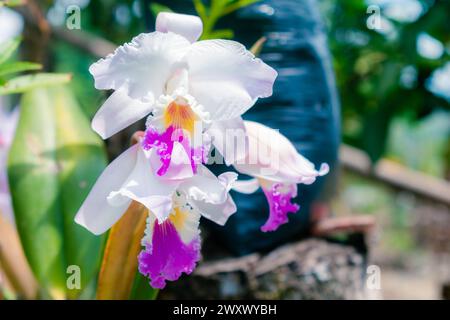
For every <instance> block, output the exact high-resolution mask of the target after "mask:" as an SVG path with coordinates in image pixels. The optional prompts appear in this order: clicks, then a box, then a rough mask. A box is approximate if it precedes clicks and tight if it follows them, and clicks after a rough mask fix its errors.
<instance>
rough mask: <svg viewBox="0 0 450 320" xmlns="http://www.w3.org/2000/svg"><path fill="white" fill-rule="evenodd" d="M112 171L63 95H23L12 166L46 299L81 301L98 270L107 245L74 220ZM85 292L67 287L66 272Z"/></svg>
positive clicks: (20, 223)
mask: <svg viewBox="0 0 450 320" xmlns="http://www.w3.org/2000/svg"><path fill="white" fill-rule="evenodd" d="M105 166H106V154H105V150H104V148H103V142H102V140H101V139H100V138H99V137H98V136H97V135H96V134H95V133H94V132H93V131H92V130H91V128H90V125H89V121H88V119H87V118H86V117H85V115H84V114H83V112H82V111H81V109H80V107H79V106H78V104H77V102H76V100H75V99H74V97H73V96H72V94H71V93H70V91H68V90H67V89H66V88H64V87H52V88H39V89H34V90H31V91H28V92H27V93H25V94H24V95H23V97H22V100H21V110H20V119H19V123H18V127H17V131H16V135H15V138H14V141H13V144H12V146H11V151H10V153H9V159H8V176H9V183H10V191H11V196H12V200H13V206H14V213H15V217H16V224H17V229H18V231H19V235H20V238H21V242H22V246H23V248H24V251H25V254H26V256H27V259H28V262H29V264H30V267H31V269H32V270H33V273H34V275H35V276H36V279H37V281H38V283H39V285H40V290H41V292H40V294H41V297H44V298H49V297H50V298H58V299H62V298H76V297H78V296H79V295H80V293H81V291H82V290H83V289H85V288H86V287H88V284H90V283H91V281H92V280H93V279H94V276H95V275H96V274H97V272H98V269H99V262H100V258H101V252H102V242H103V237H98V236H95V235H93V234H91V233H90V232H89V231H87V230H86V229H84V228H83V227H81V226H80V225H78V224H76V223H74V220H73V219H74V216H75V214H76V212H77V211H78V209H79V207H80V206H81V203H82V202H83V201H84V199H85V197H86V196H87V194H88V192H89V190H90V189H91V187H92V185H93V184H94V182H95V180H96V179H97V177H98V176H99V175H100V173H101V172H102V170H103V168H104V167H105ZM72 265H74V266H77V267H79V268H80V271H81V274H80V276H81V279H80V288H71V287H69V286H68V285H67V284H66V280H67V279H68V269H67V268H68V267H69V266H72Z"/></svg>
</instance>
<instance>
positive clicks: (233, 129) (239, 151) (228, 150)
mask: <svg viewBox="0 0 450 320" xmlns="http://www.w3.org/2000/svg"><path fill="white" fill-rule="evenodd" d="M208 134H209V135H210V136H211V137H212V139H214V140H213V144H214V147H215V148H216V149H217V151H219V152H220V154H221V155H222V156H223V158H224V160H225V164H226V165H227V166H229V165H231V164H233V163H237V162H240V161H243V160H244V159H245V157H246V155H247V150H248V147H247V145H248V138H247V133H246V130H245V125H244V121H243V120H242V118H241V117H237V118H234V119H230V120H222V121H214V122H213V123H212V124H211V127H210V128H209V129H208Z"/></svg>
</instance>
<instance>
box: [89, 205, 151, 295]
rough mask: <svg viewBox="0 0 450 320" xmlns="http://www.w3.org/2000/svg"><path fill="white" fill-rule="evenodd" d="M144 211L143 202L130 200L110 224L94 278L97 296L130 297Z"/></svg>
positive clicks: (143, 228)
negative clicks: (100, 260) (98, 272)
mask: <svg viewBox="0 0 450 320" xmlns="http://www.w3.org/2000/svg"><path fill="white" fill-rule="evenodd" d="M147 215H148V211H147V209H146V208H145V207H144V206H142V205H141V204H139V203H137V202H132V204H131V205H130V207H129V208H128V210H127V212H126V213H125V214H124V215H123V216H122V218H121V219H120V220H119V221H118V222H117V223H116V224H115V225H114V226H113V227H112V228H111V231H110V232H109V236H108V241H107V243H106V247H105V252H104V255H103V261H102V267H101V270H100V274H99V279H98V287H97V299H98V300H127V299H129V298H130V295H131V293H132V289H133V283H134V280H135V278H136V273H137V268H138V259H137V257H138V255H139V252H140V251H141V239H142V237H143V236H144V230H145V221H146V219H147ZM148 286H150V285H148Z"/></svg>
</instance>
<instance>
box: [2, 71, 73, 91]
mask: <svg viewBox="0 0 450 320" xmlns="http://www.w3.org/2000/svg"><path fill="white" fill-rule="evenodd" d="M71 78H72V75H70V74H66V73H38V74H32V75H25V76H19V77H16V78H14V79H11V80H9V81H7V82H6V83H5V84H4V85H2V86H0V96H2V95H6V94H12V93H22V92H25V91H28V90H31V89H34V88H37V87H47V86H53V85H57V84H62V83H66V82H69V81H70V79H71Z"/></svg>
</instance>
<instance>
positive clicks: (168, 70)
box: [89, 32, 190, 103]
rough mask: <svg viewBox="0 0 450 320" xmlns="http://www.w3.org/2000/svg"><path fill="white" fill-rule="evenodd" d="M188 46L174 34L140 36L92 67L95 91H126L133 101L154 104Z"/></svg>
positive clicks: (188, 44)
mask: <svg viewBox="0 0 450 320" xmlns="http://www.w3.org/2000/svg"><path fill="white" fill-rule="evenodd" d="M189 46H190V43H189V41H187V40H186V39H185V38H184V37H182V36H179V35H177V34H174V33H161V32H152V33H142V34H140V35H139V36H137V37H135V38H133V40H132V41H131V42H130V43H126V44H124V45H123V46H120V47H118V48H117V49H116V51H115V52H114V53H113V54H110V55H108V56H107V57H106V58H104V59H100V60H99V61H98V62H96V63H94V64H93V65H91V67H90V68H89V72H90V73H91V74H92V75H93V76H94V79H95V87H96V88H97V89H115V90H117V89H119V88H121V87H123V88H127V94H128V96H130V97H131V98H133V99H141V100H142V101H145V102H149V103H153V102H154V101H155V99H157V98H158V97H159V96H160V95H161V94H163V93H164V88H165V85H166V82H167V80H168V79H169V77H170V76H171V75H172V73H173V72H175V71H176V70H177V69H179V68H181V67H182V63H180V60H181V58H182V57H183V56H184V55H185V53H186V50H187V49H188V48H189Z"/></svg>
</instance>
